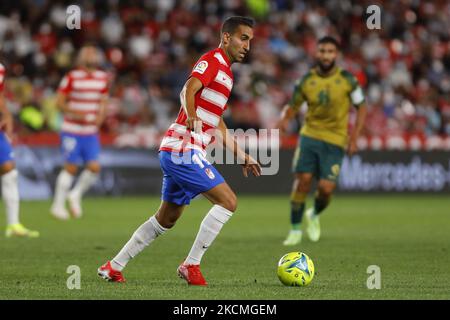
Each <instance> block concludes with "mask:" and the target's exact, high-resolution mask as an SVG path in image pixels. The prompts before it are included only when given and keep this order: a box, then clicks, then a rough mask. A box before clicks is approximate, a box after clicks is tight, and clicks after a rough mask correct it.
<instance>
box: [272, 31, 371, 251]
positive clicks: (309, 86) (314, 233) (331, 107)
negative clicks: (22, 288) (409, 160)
mask: <svg viewBox="0 0 450 320" xmlns="http://www.w3.org/2000/svg"><path fill="white" fill-rule="evenodd" d="M338 54H339V44H338V42H337V40H336V39H334V38H333V37H329V36H327V37H324V38H321V39H320V40H319V41H318V45H317V52H316V60H317V66H315V67H314V68H312V69H311V70H309V72H308V73H307V74H306V75H305V76H304V77H303V78H302V79H300V80H299V81H298V82H297V84H296V86H295V89H294V93H293V96H292V98H291V100H290V102H289V103H288V104H287V105H286V106H285V107H284V108H283V111H282V115H281V119H280V123H279V127H280V129H281V130H285V129H286V128H287V126H288V124H289V121H290V120H291V119H293V118H294V117H295V115H296V114H297V112H298V111H299V110H300V107H301V105H302V104H303V102H306V103H307V106H308V110H307V112H306V115H305V118H304V124H303V126H302V129H301V131H300V139H299V146H298V147H297V149H296V152H295V156H294V161H293V171H294V174H295V180H294V183H293V187H292V193H291V231H290V232H289V234H288V236H287V238H286V240H285V241H284V242H283V244H284V245H287V246H290V245H296V244H298V243H300V241H301V239H302V231H301V222H302V217H303V211H304V209H305V200H306V197H307V195H308V193H309V192H310V190H311V184H312V181H313V179H314V178H316V179H317V180H318V183H317V192H316V194H315V199H314V206H313V207H312V208H310V209H308V210H307V211H306V213H305V220H306V224H307V226H306V232H307V234H308V237H309V238H310V240H311V241H314V242H315V241H318V240H319V238H320V224H319V214H320V213H321V212H322V211H323V210H324V209H325V208H326V207H327V206H328V205H329V203H330V199H331V196H332V193H333V191H334V189H335V188H336V182H337V179H338V176H339V171H340V167H341V163H342V160H343V157H344V154H345V151H347V153H348V154H349V155H352V154H353V153H354V152H356V151H357V144H356V142H357V139H358V135H359V134H360V132H361V129H362V128H363V125H364V119H365V116H366V107H365V105H364V95H363V92H362V89H361V87H360V86H359V84H358V81H357V80H356V79H355V77H354V76H353V75H351V74H350V73H349V72H348V71H346V70H343V69H341V68H340V67H338V66H337V65H336V59H337V57H338ZM352 105H354V106H355V107H356V108H357V118H356V124H355V128H354V130H353V131H352V133H351V135H350V139H349V141H348V134H347V126H348V118H349V112H350V108H351V106H352Z"/></svg>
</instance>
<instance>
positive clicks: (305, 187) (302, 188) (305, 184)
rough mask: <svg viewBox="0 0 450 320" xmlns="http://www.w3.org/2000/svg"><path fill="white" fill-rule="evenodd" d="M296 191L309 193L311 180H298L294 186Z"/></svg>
mask: <svg viewBox="0 0 450 320" xmlns="http://www.w3.org/2000/svg"><path fill="white" fill-rule="evenodd" d="M296 191H297V192H300V193H309V192H310V191H311V182H309V181H299V183H298V184H297V188H296Z"/></svg>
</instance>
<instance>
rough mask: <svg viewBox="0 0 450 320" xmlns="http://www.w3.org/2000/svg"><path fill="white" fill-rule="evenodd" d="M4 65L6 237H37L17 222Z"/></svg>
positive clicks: (1, 165)
mask: <svg viewBox="0 0 450 320" xmlns="http://www.w3.org/2000/svg"><path fill="white" fill-rule="evenodd" d="M5 73H6V72H5V67H4V66H3V65H2V64H1V63H0V113H1V118H0V175H1V184H2V197H3V201H4V202H5V209H6V233H5V235H6V237H7V238H10V237H28V238H36V237H39V232H37V231H32V230H29V229H27V228H25V227H24V226H23V225H22V224H21V223H20V222H19V187H18V175H19V174H18V172H17V169H16V166H15V163H14V158H13V156H14V155H13V150H12V148H11V144H10V143H9V139H10V137H11V136H12V131H13V118H12V115H11V113H10V112H9V110H8V108H7V107H6V103H5V97H4V95H3V88H4V86H5Z"/></svg>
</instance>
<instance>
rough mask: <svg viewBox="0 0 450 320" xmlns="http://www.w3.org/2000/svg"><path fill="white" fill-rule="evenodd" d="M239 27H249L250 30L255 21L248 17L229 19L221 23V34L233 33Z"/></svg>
mask: <svg viewBox="0 0 450 320" xmlns="http://www.w3.org/2000/svg"><path fill="white" fill-rule="evenodd" d="M240 25H244V26H249V27H250V28H253V26H254V25H255V20H253V18H250V17H242V16H233V17H229V18H227V19H226V20H225V21H224V22H223V24H222V29H221V33H224V32H227V33H234V32H235V31H236V29H237V28H238V27H239V26H240Z"/></svg>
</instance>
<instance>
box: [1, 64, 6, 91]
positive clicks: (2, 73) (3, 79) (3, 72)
mask: <svg viewBox="0 0 450 320" xmlns="http://www.w3.org/2000/svg"><path fill="white" fill-rule="evenodd" d="M5 76H6V70H5V67H3V65H2V64H1V63H0V92H3V89H4V87H5Z"/></svg>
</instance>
